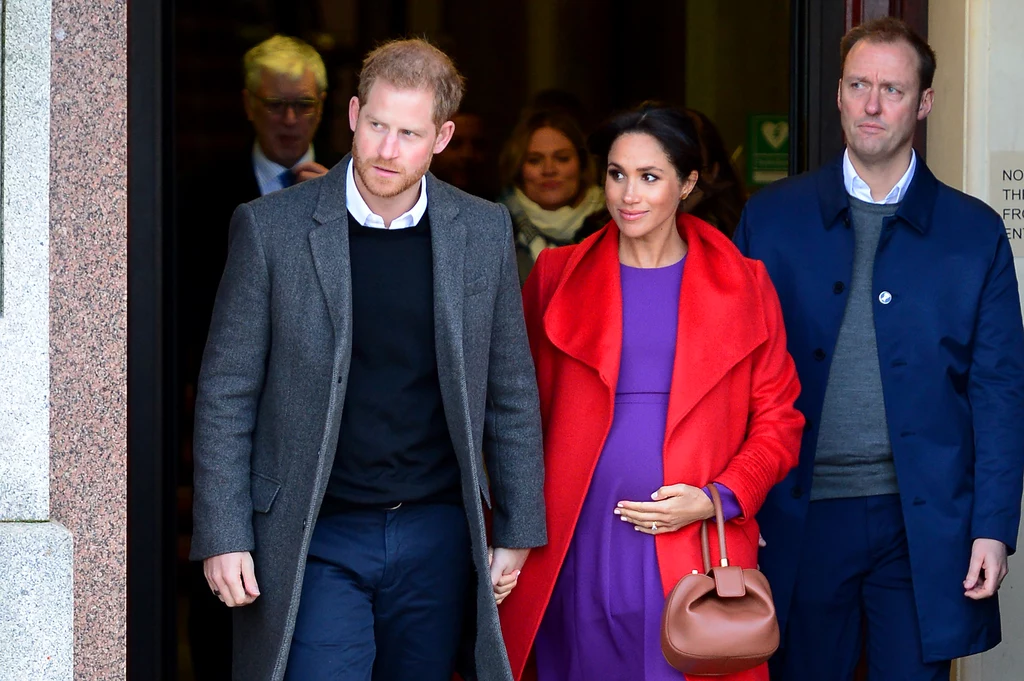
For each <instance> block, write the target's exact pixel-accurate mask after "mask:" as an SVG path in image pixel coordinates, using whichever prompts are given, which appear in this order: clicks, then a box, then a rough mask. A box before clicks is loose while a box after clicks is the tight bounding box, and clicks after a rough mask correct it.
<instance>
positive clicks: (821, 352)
mask: <svg viewBox="0 0 1024 681" xmlns="http://www.w3.org/2000/svg"><path fill="white" fill-rule="evenodd" d="M814 359H816V360H818V361H819V362H820V361H821V360H823V359H825V351H824V350H822V349H821V348H818V349H817V350H815V351H814Z"/></svg>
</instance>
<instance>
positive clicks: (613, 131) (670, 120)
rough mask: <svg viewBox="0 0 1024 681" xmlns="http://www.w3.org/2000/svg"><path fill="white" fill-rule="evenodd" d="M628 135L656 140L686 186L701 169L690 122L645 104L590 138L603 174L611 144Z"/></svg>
mask: <svg viewBox="0 0 1024 681" xmlns="http://www.w3.org/2000/svg"><path fill="white" fill-rule="evenodd" d="M630 133H642V134H645V135H650V136H651V137H653V138H654V139H655V140H657V142H658V144H659V145H660V146H661V148H662V150H663V151H664V152H665V155H666V156H668V159H669V161H671V162H672V166H673V167H674V168H675V169H676V173H678V174H679V179H680V181H682V182H686V178H687V177H689V176H690V173H692V172H693V171H694V170H696V171H700V169H701V166H702V165H703V164H702V162H701V154H700V142H699V141H698V138H697V126H695V125H694V123H693V119H692V118H690V117H689V116H688V115H686V112H684V111H682V110H681V109H677V108H675V107H671V106H667V105H664V104H660V103H657V102H644V103H643V104H641V105H639V106H638V107H636V108H635V109H630V110H629V111H626V112H624V113H620V114H617V115H615V116H612V117H611V118H610V119H608V120H607V121H606V122H605V123H604V124H603V125H602V126H601V127H600V128H598V129H597V131H595V132H594V134H593V135H591V136H590V150H591V151H592V152H593V153H594V155H595V156H596V157H597V159H598V167H599V168H600V169H601V171H602V172H603V171H604V170H605V169H606V168H607V167H608V152H609V151H610V150H611V148H612V144H614V143H615V140H617V139H619V138H620V137H622V136H623V135H628V134H630Z"/></svg>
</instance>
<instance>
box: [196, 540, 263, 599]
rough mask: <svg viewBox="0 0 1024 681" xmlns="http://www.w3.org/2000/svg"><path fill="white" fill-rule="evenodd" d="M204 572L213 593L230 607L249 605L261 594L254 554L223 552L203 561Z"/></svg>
mask: <svg viewBox="0 0 1024 681" xmlns="http://www.w3.org/2000/svg"><path fill="white" fill-rule="evenodd" d="M203 574H204V575H206V583H207V584H209V585H210V590H211V591H213V595H214V596H216V597H217V598H219V599H220V600H221V601H222V602H223V603H224V605H226V606H228V607H229V608H237V607H240V606H243V605H249V604H250V603H252V602H253V601H255V600H256V598H257V597H259V595H260V588H259V586H257V585H256V572H255V570H254V568H253V562H252V554H250V553H249V552H248V551H245V552H244V553H222V554H221V555H219V556H211V557H210V558H207V559H206V560H204V561H203Z"/></svg>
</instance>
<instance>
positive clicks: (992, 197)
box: [989, 151, 1024, 258]
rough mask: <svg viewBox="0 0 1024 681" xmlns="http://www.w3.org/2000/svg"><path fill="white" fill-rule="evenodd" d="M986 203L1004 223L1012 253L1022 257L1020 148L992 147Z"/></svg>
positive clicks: (1023, 171)
mask: <svg viewBox="0 0 1024 681" xmlns="http://www.w3.org/2000/svg"><path fill="white" fill-rule="evenodd" d="M991 159H992V175H991V181H990V183H989V187H990V189H989V205H990V206H992V207H993V208H994V209H995V210H996V212H997V213H999V217H1001V218H1002V219H1003V225H1004V226H1005V227H1006V236H1007V237H1009V239H1010V246H1012V247H1013V255H1014V256H1015V257H1018V258H1020V257H1024V151H993V152H992V155H991Z"/></svg>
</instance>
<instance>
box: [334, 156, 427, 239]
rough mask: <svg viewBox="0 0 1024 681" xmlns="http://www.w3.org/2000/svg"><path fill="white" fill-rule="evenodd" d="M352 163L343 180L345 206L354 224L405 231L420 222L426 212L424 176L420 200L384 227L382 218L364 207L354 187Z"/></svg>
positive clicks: (364, 204)
mask: <svg viewBox="0 0 1024 681" xmlns="http://www.w3.org/2000/svg"><path fill="white" fill-rule="evenodd" d="M354 163H355V160H354V159H353V160H351V161H349V164H348V177H347V178H346V180H345V203H346V204H347V207H348V212H350V213H352V217H354V218H355V219H356V222H358V223H359V224H361V225H362V226H363V227H376V228H378V229H405V228H406V227H415V226H416V225H418V224H419V223H420V220H422V219H423V214H424V213H426V212H427V176H426V175H424V176H423V177H421V178H420V198H419V199H417V200H416V203H415V204H414V205H413V207H412V208H410V209H409V210H408V211H407V212H405V213H402V214H401V215H399V216H398V217H397V218H395V219H394V220H392V221H391V225H390V226H385V225H384V218H382V217H381V216H379V215H377V214H376V213H374V212H373V211H372V210H370V207H369V206H367V205H366V201H365V200H364V199H363V195H362V194H360V193H359V188H358V187H357V186H356V175H355V172H354V165H353V164H354Z"/></svg>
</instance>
